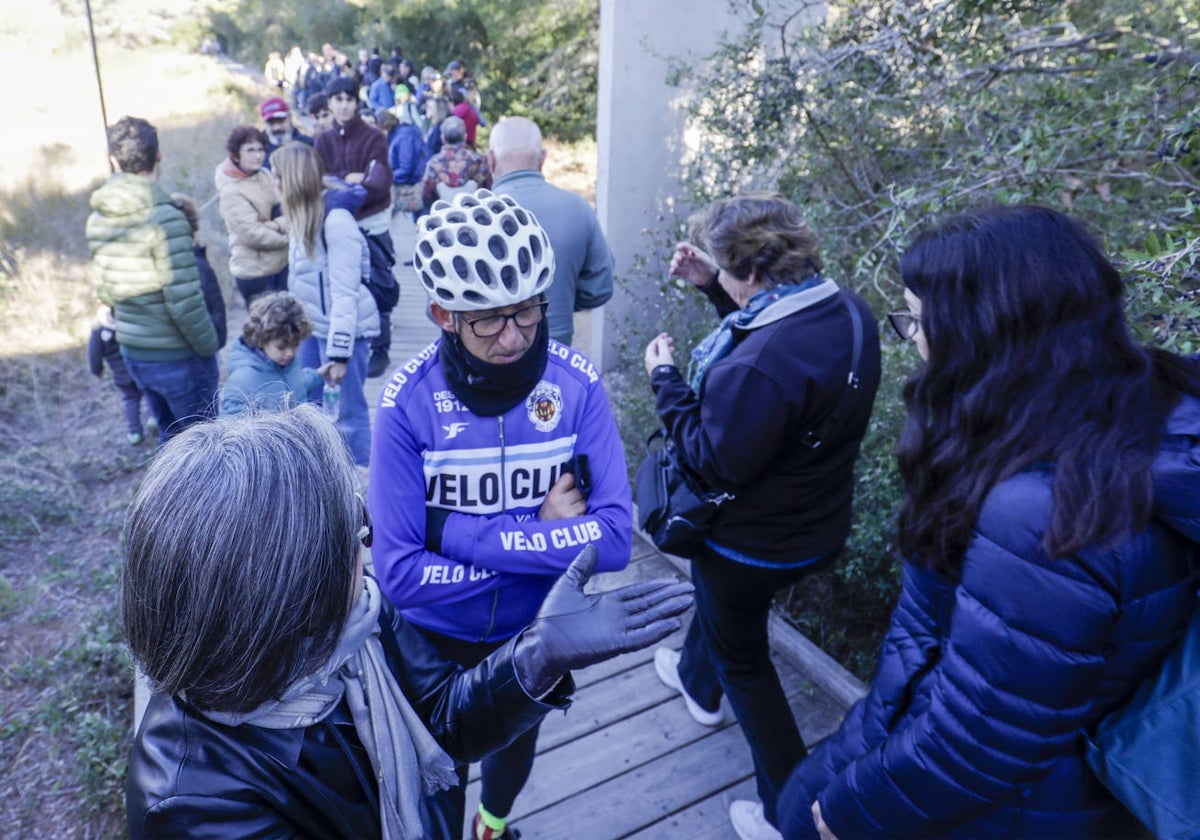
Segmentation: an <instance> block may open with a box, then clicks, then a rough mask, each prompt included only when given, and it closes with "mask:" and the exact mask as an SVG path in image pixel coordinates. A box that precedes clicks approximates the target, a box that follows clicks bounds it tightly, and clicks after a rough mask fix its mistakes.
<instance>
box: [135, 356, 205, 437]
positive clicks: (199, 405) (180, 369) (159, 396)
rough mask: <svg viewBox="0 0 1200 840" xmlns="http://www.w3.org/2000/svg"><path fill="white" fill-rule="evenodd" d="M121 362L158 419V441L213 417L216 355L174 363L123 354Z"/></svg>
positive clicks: (192, 357)
mask: <svg viewBox="0 0 1200 840" xmlns="http://www.w3.org/2000/svg"><path fill="white" fill-rule="evenodd" d="M125 365H126V367H128V368H129V375H130V376H132V377H133V381H134V382H136V383H137V384H138V387H139V388H141V389H142V393H144V394H145V395H146V402H147V403H149V404H150V411H151V412H153V414H154V416H155V418H156V419H157V420H158V442H159V443H160V444H163V443H166V442H167V441H168V440H170V439H171V438H172V437H174V436H175V435H177V434H179V433H180V432H182V431H183V430H184V429H186V428H187V427H188V426H190V425H192V424H193V423H198V422H200V421H202V420H211V419H212V418H213V417H215V416H216V408H217V382H218V379H219V378H220V369H219V368H218V366H217V357H216V356H208V357H207V358H201V357H200V356H191V357H189V358H187V359H180V360H179V361H174V362H149V361H146V360H144V359H131V358H130V357H128V356H126V357H125Z"/></svg>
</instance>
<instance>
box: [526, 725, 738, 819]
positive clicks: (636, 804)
mask: <svg viewBox="0 0 1200 840" xmlns="http://www.w3.org/2000/svg"><path fill="white" fill-rule="evenodd" d="M685 714H686V712H685ZM749 768H750V750H749V748H748V747H747V746H746V741H745V739H744V738H742V734H741V732H740V731H739V730H738V729H737V728H735V727H728V728H726V729H722V730H720V731H718V732H714V733H712V734H711V735H709V736H708V737H706V738H702V739H700V740H697V741H693V742H692V743H690V744H686V745H684V746H682V747H681V748H680V749H676V750H673V751H671V752H669V753H666V754H664V755H661V756H659V757H657V758H655V759H654V760H652V761H650V762H647V763H645V764H642V765H639V766H636V767H632V768H631V769H630V770H629V771H628V772H627V773H624V774H622V775H620V776H616V777H611V778H609V779H608V780H606V781H604V782H601V783H599V784H595V785H592V786H590V787H586V788H583V789H580V790H579V793H578V794H577V795H575V796H573V797H571V798H570V799H566V800H562V799H560V800H559V801H557V802H555V803H554V804H552V805H549V806H547V807H544V808H541V809H540V810H537V811H535V812H532V813H529V814H528V815H527V816H524V817H521V818H520V819H518V820H514V824H515V826H516V827H517V828H519V829H520V830H521V831H522V832H523V833H524V834H525V836H527V837H541V838H558V837H581V836H586V837H624V836H625V835H628V834H631V833H633V832H635V831H638V830H640V829H642V828H643V827H644V826H647V825H651V824H653V823H655V822H658V821H660V820H662V819H663V818H664V817H667V816H669V815H670V814H674V813H677V812H679V811H682V810H683V809H684V808H686V807H687V806H689V805H691V804H693V803H696V802H699V801H701V800H703V799H706V798H708V797H709V796H711V795H713V793H714V792H715V791H721V790H725V789H726V788H729V787H731V786H732V785H734V784H736V783H737V782H739V781H741V780H742V779H744V778H747V777H748V775H749ZM572 781H573V780H572ZM572 786H573V787H574V786H575V785H572ZM518 803H520V799H518ZM581 821H583V823H585V824H586V825H587V826H588V828H587V830H586V831H585V830H583V829H582V824H581Z"/></svg>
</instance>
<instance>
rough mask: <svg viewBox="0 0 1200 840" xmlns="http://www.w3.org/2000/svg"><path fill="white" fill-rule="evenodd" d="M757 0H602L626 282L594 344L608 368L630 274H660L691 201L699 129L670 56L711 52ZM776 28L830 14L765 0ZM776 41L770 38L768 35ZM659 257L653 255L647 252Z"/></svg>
mask: <svg viewBox="0 0 1200 840" xmlns="http://www.w3.org/2000/svg"><path fill="white" fill-rule="evenodd" d="M751 5H752V4H751V3H748V2H747V3H745V4H736V3H731V2H730V0H600V74H599V94H598V102H597V127H596V141H597V146H598V151H599V161H598V165H597V171H596V175H597V178H596V211H597V213H598V214H599V217H600V224H601V225H602V226H603V227H604V232H605V236H606V237H607V238H608V242H609V245H610V246H611V248H612V250H613V255H614V257H615V258H616V272H617V278H618V285H617V288H616V290H615V292H614V294H613V299H612V300H611V301H610V302H609V303H608V304H607V305H606V306H605V307H604V309H603V310H601V311H602V312H603V318H595V319H593V321H592V324H591V335H590V338H589V343H588V344H587V346H584V345H583V344H581V343H579V342H577V343H579V346H580V349H583V350H584V351H585V352H586V353H588V355H589V356H591V358H592V359H593V360H597V361H599V363H600V365H601V367H602V368H603V369H607V368H609V367H611V366H612V365H613V363H614V362H615V361H616V358H617V349H616V348H617V345H618V344H619V342H620V338H621V335H620V333H621V329H622V327H623V325H625V324H627V323H628V321H629V320H630V317H631V315H634V314H636V315H637V316H638V317H640V318H641V319H643V320H644V319H646V318H650V317H653V313H646V312H643V311H640V310H639V311H638V312H637V313H632V312H631V309H632V307H631V301H630V300H629V298H628V296H627V295H623V294H622V287H621V281H622V279H624V280H625V281H627V282H631V283H634V284H641V283H646V284H650V283H654V282H656V281H657V280H658V279H661V274H662V273H665V270H666V265H665V264H663V263H659V262H658V261H656V260H655V259H653V258H650V257H652V256H653V255H654V254H657V255H658V256H659V257H665V256H668V255H669V251H668V250H666V249H665V247H664V246H665V245H666V244H667V243H666V240H667V239H669V238H671V237H669V236H668V234H669V233H670V230H669V228H670V226H671V225H672V223H673V222H675V221H677V220H679V219H681V218H686V216H688V215H689V214H690V213H691V211H692V210H694V209H696V208H689V207H686V206H684V202H683V191H682V189H681V187H680V183H679V174H680V162H681V160H683V159H684V156H685V155H686V154H687V153H688V150H689V148H691V149H695V147H696V141H697V137H696V135H695V133H694V132H691V133H688V132H686V131H685V128H686V126H685V119H684V117H685V114H684V107H685V102H686V98H687V97H688V95H689V91H688V90H686V89H685V88H681V87H677V86H674V85H670V84H668V82H667V79H668V73H669V72H670V68H669V66H668V61H669V60H670V59H680V60H683V61H685V62H686V63H688V64H693V63H695V62H696V61H698V60H700V59H703V58H704V57H706V56H708V55H710V54H712V53H713V52H714V51H715V49H716V47H717V44H718V42H719V41H720V39H721V35H722V34H723V33H726V32H728V33H740V32H741V31H743V29H744V27H745V26H746V24H747V22H748V20H749V17H748V15H750V14H751ZM753 6H756V7H757V8H758V9H759V10H760V11H762V12H764V13H765V14H766V19H767V27H766V29H767V31H768V32H770V33H772V34H774V35H776V36H777V35H778V33H779V27H780V26H781V25H784V24H785V22H786V25H787V26H788V27H789V30H790V31H791V32H794V31H795V29H794V27H796V26H801V25H804V24H805V23H809V24H811V23H812V22H815V21H817V20H820V19H821V18H823V16H824V15H825V11H826V7H825V4H824V3H820V2H817V0H758V2H756V3H754V4H753ZM767 46H768V49H769V48H770V46H771V45H769V44H768V45H767ZM647 258H650V259H649V261H648V262H644V263H643V260H646V259H647Z"/></svg>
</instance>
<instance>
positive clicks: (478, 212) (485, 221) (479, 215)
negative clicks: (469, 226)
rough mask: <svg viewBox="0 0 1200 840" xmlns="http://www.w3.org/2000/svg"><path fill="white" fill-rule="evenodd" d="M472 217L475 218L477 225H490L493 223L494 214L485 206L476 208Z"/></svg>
mask: <svg viewBox="0 0 1200 840" xmlns="http://www.w3.org/2000/svg"><path fill="white" fill-rule="evenodd" d="M471 218H472V219H474V220H475V224H477V225H490V224H491V223H492V214H491V213H489V212H488V211H487V209H486V208H483V207H477V208H475V212H473V213H472V214H471Z"/></svg>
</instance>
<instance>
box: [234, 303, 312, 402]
mask: <svg viewBox="0 0 1200 840" xmlns="http://www.w3.org/2000/svg"><path fill="white" fill-rule="evenodd" d="M312 331H313V326H312V321H310V320H308V316H307V315H306V314H305V313H304V304H302V303H301V302H300V301H299V300H297V299H296V297H295V296H293V295H291V294H289V293H288V292H271V293H270V294H266V295H262V296H261V297H259V298H256V299H255V301H254V303H252V304H250V312H249V315H248V317H247V318H246V323H245V324H244V325H243V326H242V337H241V338H239V339H238V340H237V341H236V342H234V344H233V347H232V348H230V351H229V375H228V377H226V379H225V385H224V387H222V389H221V416H222V417H232V416H233V415H235V414H241V413H242V412H243V411H283V410H284V409H288V408H294V407H295V406H297V405H300V404H302V403H306V402H315V401H316V400H317V399H319V398H320V392H319V389H320V388H321V386H322V383H323V382H324V377H325V374H327V373H328V372H329V370H330V368H332V366H333V362H326V363H325V364H324V365H322V366H321V367H320V368H310V367H304V365H303V364H302V363H301V361H300V355H299V353H298V351H299V349H300V345H301V343H302V342H303V341H304V340H305V339H306V338H308V337H309V336H310V335H312Z"/></svg>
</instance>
